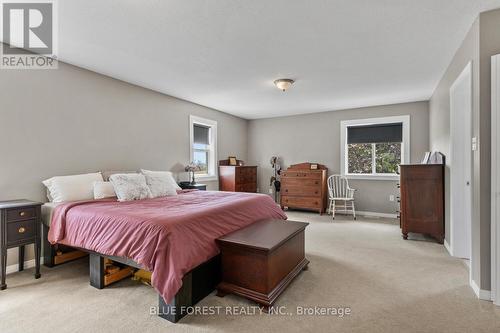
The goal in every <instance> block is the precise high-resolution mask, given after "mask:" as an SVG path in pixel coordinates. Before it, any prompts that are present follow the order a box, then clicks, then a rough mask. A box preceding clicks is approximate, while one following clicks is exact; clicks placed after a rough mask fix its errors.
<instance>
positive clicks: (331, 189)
mask: <svg viewBox="0 0 500 333" xmlns="http://www.w3.org/2000/svg"><path fill="white" fill-rule="evenodd" d="M355 191H356V190H355V189H353V188H350V187H349V182H348V181H347V178H346V177H344V176H341V175H333V176H330V177H328V199H329V203H328V210H329V211H330V212H331V213H332V217H333V219H335V213H336V212H343V213H346V214H347V213H351V214H352V216H353V217H354V219H355V220H356V210H355V209H354V192H355ZM336 201H343V202H344V206H343V209H341V210H338V209H337V206H336ZM348 203H349V205H348Z"/></svg>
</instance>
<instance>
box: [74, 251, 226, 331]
mask: <svg viewBox="0 0 500 333" xmlns="http://www.w3.org/2000/svg"><path fill="white" fill-rule="evenodd" d="M80 250H81V251H84V252H88V253H89V266H90V285H91V286H92V287H95V288H97V289H103V288H104V287H106V286H108V285H109V284H111V283H114V282H117V281H119V280H121V279H123V278H125V277H127V276H129V275H131V273H132V271H131V270H130V267H134V268H137V269H143V268H142V267H141V266H140V265H139V264H137V263H136V262H135V261H133V260H131V259H128V258H123V257H115V256H104V255H102V254H100V253H96V252H93V251H89V250H85V249H80ZM105 258H108V259H111V260H112V261H113V262H117V263H120V264H122V265H124V267H123V268H122V269H121V270H120V271H118V272H117V273H113V274H111V275H110V274H108V275H107V274H106V271H105V268H106V265H105ZM120 272H122V273H120ZM220 272H221V259H220V255H217V256H215V257H213V258H212V259H209V260H208V261H206V262H204V263H202V264H200V265H199V266H197V267H195V268H194V269H192V270H191V271H190V272H188V273H187V274H186V275H184V277H183V278H182V287H181V289H180V290H179V291H178V292H177V294H176V295H175V297H174V299H173V300H172V301H171V302H170V303H167V302H166V301H165V300H164V299H163V297H162V296H161V295H158V315H159V316H160V317H162V318H164V319H166V320H168V321H170V322H172V323H176V322H178V321H179V320H180V319H181V318H183V317H184V316H185V315H186V314H187V311H188V308H189V307H191V306H193V305H195V304H196V303H198V302H199V301H201V300H202V299H203V298H205V297H206V296H208V295H209V294H210V293H211V292H212V291H214V290H215V288H216V287H217V285H218V284H219V282H220V281H221V273H220Z"/></svg>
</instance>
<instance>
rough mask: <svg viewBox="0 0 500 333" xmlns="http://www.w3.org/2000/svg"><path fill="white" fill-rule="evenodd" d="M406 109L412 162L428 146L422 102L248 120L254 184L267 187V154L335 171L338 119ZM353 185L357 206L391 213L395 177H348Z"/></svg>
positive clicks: (400, 112) (426, 114)
mask: <svg viewBox="0 0 500 333" xmlns="http://www.w3.org/2000/svg"><path fill="white" fill-rule="evenodd" d="M397 115H410V124H411V129H410V133H411V139H410V140H411V141H410V144H411V147H410V153H411V162H419V161H420V160H421V158H422V157H423V155H424V153H425V151H427V150H428V149H429V132H428V128H429V112H428V103H427V102H416V103H406V104H396V105H387V106H376V107H368V108H361V109H352V110H342V111H331V112H322V113H313V114H307V115H299V116H290V117H280V118H269V119H259V120H251V121H250V122H249V126H248V143H249V148H248V158H249V162H250V163H252V164H255V165H258V166H259V173H258V174H259V185H258V186H259V190H260V192H263V193H268V190H269V188H270V187H269V178H270V177H271V175H272V169H271V166H270V164H269V159H270V158H271V156H279V157H281V158H282V160H283V163H284V165H285V166H289V165H291V164H296V163H300V162H308V161H309V162H317V163H321V164H325V165H326V166H327V167H328V169H329V170H328V173H329V174H335V173H340V121H342V120H350V119H363V118H372V117H387V116H397ZM349 183H350V185H351V187H353V188H356V189H357V190H358V191H357V192H356V205H357V210H360V211H369V212H377V213H386V214H395V211H396V210H397V209H398V205H397V203H396V202H390V201H389V195H391V194H394V195H397V194H398V190H397V189H396V183H397V181H386V180H385V181H384V180H351V181H350V182H349Z"/></svg>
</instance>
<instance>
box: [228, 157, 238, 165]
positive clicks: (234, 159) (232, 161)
mask: <svg viewBox="0 0 500 333" xmlns="http://www.w3.org/2000/svg"><path fill="white" fill-rule="evenodd" d="M228 159H229V165H237V164H238V163H237V160H236V157H234V156H229V157H228Z"/></svg>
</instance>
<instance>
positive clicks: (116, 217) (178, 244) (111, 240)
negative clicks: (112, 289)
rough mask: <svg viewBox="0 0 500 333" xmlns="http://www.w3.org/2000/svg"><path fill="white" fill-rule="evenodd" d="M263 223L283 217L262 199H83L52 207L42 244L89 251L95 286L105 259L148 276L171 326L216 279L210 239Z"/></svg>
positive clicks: (201, 194) (196, 194)
mask: <svg viewBox="0 0 500 333" xmlns="http://www.w3.org/2000/svg"><path fill="white" fill-rule="evenodd" d="M267 218H274V219H286V215H285V214H284V213H283V212H282V210H281V209H280V208H279V206H277V205H276V203H275V202H274V201H273V200H272V199H271V198H270V197H269V196H267V195H263V194H250V193H231V192H216V191H181V192H180V193H179V194H178V195H175V196H167V197H160V198H154V199H145V200H136V201H125V202H119V201H116V199H101V200H84V201H75V202H66V203H61V204H59V205H57V206H56V207H55V208H54V209H53V211H52V216H51V221H50V229H49V230H48V241H49V242H50V244H60V245H64V246H70V247H73V248H77V249H81V250H83V251H85V252H87V253H90V274H91V277H90V280H91V284H92V285H94V286H95V287H97V288H102V287H104V284H103V283H102V276H103V266H104V265H103V260H104V259H103V258H104V257H107V258H111V259H112V260H114V261H117V262H120V263H123V264H126V265H130V266H132V267H137V268H142V269H145V270H147V271H150V272H152V279H151V282H152V285H153V287H154V288H155V290H156V291H157V292H158V294H159V296H160V297H159V305H160V307H159V311H160V313H159V315H160V316H162V317H164V318H166V319H169V320H171V321H174V322H175V321H177V320H179V319H180V318H181V317H182V313H180V312H179V310H180V309H179V308H180V307H185V306H190V305H194V304H195V303H196V302H197V301H198V300H200V299H201V298H203V297H204V296H206V295H207V294H208V293H209V292H211V291H212V290H213V289H214V287H215V285H216V284H217V282H218V274H219V271H220V270H219V268H218V265H219V260H218V253H219V250H218V248H217V245H216V243H215V239H217V238H219V237H221V236H223V235H226V234H228V233H231V232H233V231H236V230H239V229H241V228H243V227H245V226H248V225H250V224H252V223H255V222H257V221H260V220H263V219H267ZM165 312H167V313H165Z"/></svg>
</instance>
